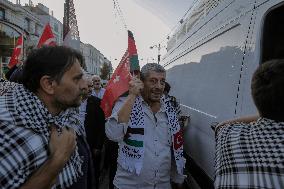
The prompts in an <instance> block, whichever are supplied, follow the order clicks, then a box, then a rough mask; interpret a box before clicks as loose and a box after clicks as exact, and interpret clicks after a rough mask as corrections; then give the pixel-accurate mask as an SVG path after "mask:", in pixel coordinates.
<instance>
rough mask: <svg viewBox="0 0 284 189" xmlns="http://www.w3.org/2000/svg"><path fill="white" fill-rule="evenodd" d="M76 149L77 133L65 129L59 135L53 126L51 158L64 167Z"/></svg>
mask: <svg viewBox="0 0 284 189" xmlns="http://www.w3.org/2000/svg"><path fill="white" fill-rule="evenodd" d="M75 147H76V133H75V131H74V130H73V129H71V128H68V129H67V128H63V129H62V133H58V131H57V130H56V128H55V126H51V134H50V141H49V150H50V157H51V158H54V159H55V160H57V161H58V163H61V164H62V166H64V165H65V163H66V162H67V161H68V160H69V158H70V156H71V155H72V153H73V152H74V150H75Z"/></svg>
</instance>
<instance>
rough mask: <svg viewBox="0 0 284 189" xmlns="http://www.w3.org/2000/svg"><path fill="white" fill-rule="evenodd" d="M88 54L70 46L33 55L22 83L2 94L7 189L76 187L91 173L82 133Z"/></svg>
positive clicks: (1, 166)
mask: <svg viewBox="0 0 284 189" xmlns="http://www.w3.org/2000/svg"><path fill="white" fill-rule="evenodd" d="M82 65H83V57H82V55H81V54H80V53H78V52H76V51H74V50H71V49H69V48H66V47H43V48H41V49H37V50H35V51H33V52H31V53H30V54H29V56H28V57H27V60H26V62H25V64H24V68H23V75H22V82H23V85H21V84H16V85H15V87H14V88H13V89H11V90H9V91H7V92H6V93H5V94H4V95H3V96H0V146H1V147H0V185H1V188H22V189H25V188H37V189H42V188H51V187H52V188H55V187H56V188H70V187H72V186H73V185H74V184H75V183H76V182H79V181H80V179H81V178H83V177H82V176H83V175H84V174H85V166H86V161H85V160H86V158H85V157H82V156H81V154H79V150H78V146H77V145H76V135H77V136H81V135H84V129H83V127H82V126H80V124H79V121H78V114H77V111H75V107H78V106H79V105H80V104H81V96H82V91H84V90H86V88H87V85H86V81H85V80H84V79H83V77H82V76H83V71H82Z"/></svg>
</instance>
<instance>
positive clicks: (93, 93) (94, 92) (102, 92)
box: [92, 88, 106, 99]
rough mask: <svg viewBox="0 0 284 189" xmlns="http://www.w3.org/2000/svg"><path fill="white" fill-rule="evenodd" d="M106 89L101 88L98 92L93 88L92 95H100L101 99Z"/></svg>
mask: <svg viewBox="0 0 284 189" xmlns="http://www.w3.org/2000/svg"><path fill="white" fill-rule="evenodd" d="M105 91H106V90H105V89H104V88H101V89H100V91H99V92H98V93H96V91H95V90H93V92H92V95H93V96H95V97H98V98H99V99H102V98H103V96H104V94H105Z"/></svg>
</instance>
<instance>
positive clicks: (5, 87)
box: [0, 78, 17, 96]
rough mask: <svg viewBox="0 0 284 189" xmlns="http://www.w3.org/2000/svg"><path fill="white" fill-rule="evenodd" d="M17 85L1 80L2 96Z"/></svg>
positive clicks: (0, 89)
mask: <svg viewBox="0 0 284 189" xmlns="http://www.w3.org/2000/svg"><path fill="white" fill-rule="evenodd" d="M16 85H17V84H16V83H14V82H10V81H7V80H5V79H3V78H0V96H2V95H4V94H5V93H6V92H8V91H9V90H11V89H13V88H14V87H15V86H16Z"/></svg>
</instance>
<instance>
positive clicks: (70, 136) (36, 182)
mask: <svg viewBox="0 0 284 189" xmlns="http://www.w3.org/2000/svg"><path fill="white" fill-rule="evenodd" d="M75 146H76V134H75V132H74V130H73V129H66V128H63V129H62V133H58V132H57V130H56V128H55V126H51V133H50V141H49V151H50V156H49V158H48V159H47V160H46V161H45V162H44V164H43V165H41V166H40V167H39V168H38V169H37V170H35V171H34V173H33V174H32V176H31V177H30V178H28V180H27V181H26V182H25V183H24V184H23V185H22V186H21V187H20V188H21V189H31V188H36V189H47V188H51V187H52V185H54V183H55V182H56V180H57V179H58V178H57V176H58V174H59V173H60V171H61V170H62V168H63V167H64V165H65V163H66V162H67V161H68V160H69V158H70V156H71V154H72V153H73V151H74V149H75Z"/></svg>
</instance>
